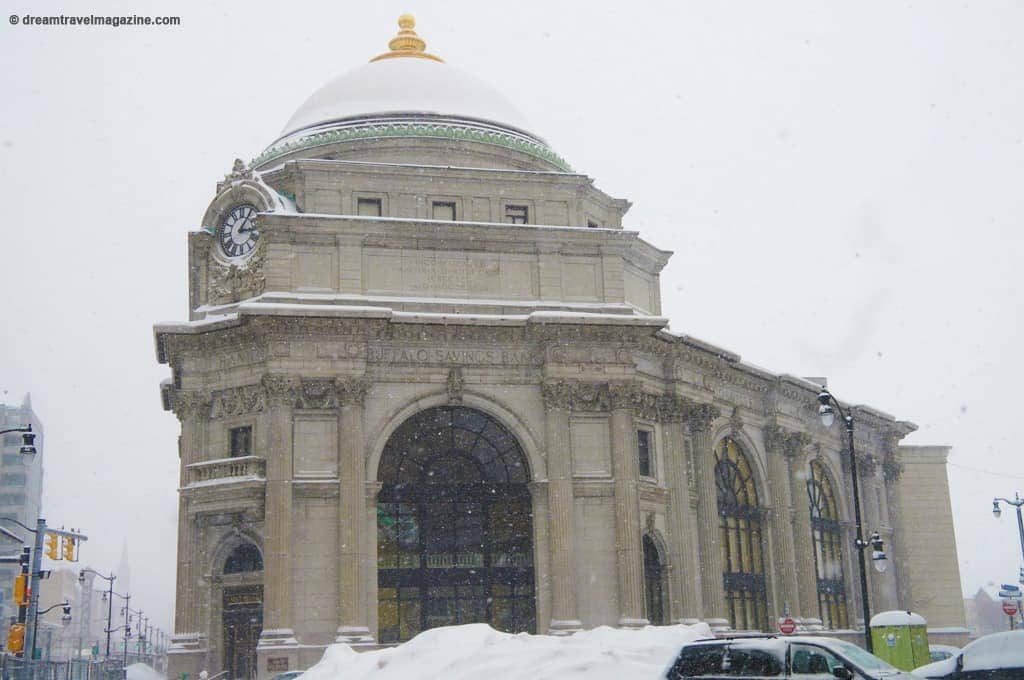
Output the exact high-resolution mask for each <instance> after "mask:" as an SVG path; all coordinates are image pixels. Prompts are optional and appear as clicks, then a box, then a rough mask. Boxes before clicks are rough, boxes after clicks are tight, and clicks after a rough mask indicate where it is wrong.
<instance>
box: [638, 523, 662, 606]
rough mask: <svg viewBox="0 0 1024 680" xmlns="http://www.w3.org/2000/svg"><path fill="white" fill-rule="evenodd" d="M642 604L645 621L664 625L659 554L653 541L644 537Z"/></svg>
mask: <svg viewBox="0 0 1024 680" xmlns="http://www.w3.org/2000/svg"><path fill="white" fill-rule="evenodd" d="M643 544H644V604H645V605H646V610H647V620H648V621H650V623H651V625H654V626H663V625H665V585H664V584H665V581H664V578H663V572H664V568H663V567H662V565H661V554H660V553H659V552H658V546H657V545H655V544H654V540H653V539H652V538H651V537H650V536H647V535H645V536H644V540H643Z"/></svg>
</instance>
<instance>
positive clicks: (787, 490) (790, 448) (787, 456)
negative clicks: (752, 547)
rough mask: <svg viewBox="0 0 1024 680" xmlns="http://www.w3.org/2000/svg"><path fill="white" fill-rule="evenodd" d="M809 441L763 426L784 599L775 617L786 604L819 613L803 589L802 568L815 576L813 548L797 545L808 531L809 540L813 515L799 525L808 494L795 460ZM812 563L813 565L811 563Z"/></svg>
mask: <svg viewBox="0 0 1024 680" xmlns="http://www.w3.org/2000/svg"><path fill="white" fill-rule="evenodd" d="M808 442H809V437H808V436H807V435H806V434H805V433H802V432H789V431H787V430H784V429H783V428H781V427H779V426H777V425H768V426H767V427H765V429H764V443H765V450H766V451H767V456H768V482H769V486H770V489H771V497H772V507H773V508H774V509H775V512H773V513H772V514H771V532H772V544H773V547H774V549H775V550H774V554H773V560H772V561H773V564H774V571H775V583H776V584H777V585H778V587H779V591H780V592H778V593H777V597H776V601H777V602H778V601H779V600H781V604H782V606H783V610H780V611H776V616H782V615H784V614H785V611H784V610H785V607H786V605H788V606H789V613H790V614H791V615H792V616H794V617H796V618H798V619H799V618H802V617H804V616H810V615H812V612H813V614H817V606H816V602H817V598H816V597H815V598H814V599H813V600H808V599H805V596H806V593H804V592H801V589H800V571H807V567H808V566H810V568H811V573H812V576H813V566H814V565H813V560H808V558H809V557H810V556H811V555H812V554H813V553H812V552H811V551H810V550H807V551H806V552H805V551H803V550H798V549H797V548H796V535H797V534H801V535H802V534H804V533H806V538H807V539H810V537H811V529H810V518H809V515H808V513H806V512H805V513H803V514H801V515H800V518H801V519H804V518H805V517H806V519H807V521H808V524H807V525H806V526H801V525H800V524H802V522H801V523H800V524H798V523H797V522H796V520H797V512H796V506H798V505H799V506H803V507H804V508H806V507H807V505H808V503H807V497H806V493H804V494H801V493H800V485H799V482H795V481H794V479H793V474H792V473H793V467H794V465H793V461H794V459H796V458H797V457H798V456H799V454H800V451H801V449H802V448H803V447H804V446H805V445H806V444H807V443H808ZM808 562H810V565H808Z"/></svg>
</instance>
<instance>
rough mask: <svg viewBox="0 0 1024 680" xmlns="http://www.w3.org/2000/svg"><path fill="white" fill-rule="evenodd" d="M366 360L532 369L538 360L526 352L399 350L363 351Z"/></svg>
mask: <svg viewBox="0 0 1024 680" xmlns="http://www.w3.org/2000/svg"><path fill="white" fill-rule="evenodd" d="M366 358H367V360H368V361H371V362H378V363H395V364H470V365H484V366H494V365H501V366H536V365H539V364H540V358H539V357H538V356H537V355H536V354H535V353H534V352H533V351H532V350H528V349H495V348H454V347H401V346H394V345H377V346H371V347H369V348H367V357H366Z"/></svg>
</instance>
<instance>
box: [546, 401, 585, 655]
mask: <svg viewBox="0 0 1024 680" xmlns="http://www.w3.org/2000/svg"><path fill="white" fill-rule="evenodd" d="M541 391H542V393H543V396H544V405H545V408H546V411H547V415H546V417H545V425H544V436H545V447H546V448H547V464H548V512H549V525H548V536H549V541H550V546H551V550H550V553H551V565H550V567H551V588H550V590H551V623H550V632H551V633H552V634H554V635H557V634H561V633H571V632H574V631H577V630H580V629H581V628H582V627H583V624H582V623H581V622H580V620H579V615H578V613H577V610H576V582H575V578H574V569H573V562H572V555H573V538H574V536H575V532H574V530H573V524H574V516H575V508H574V500H573V488H572V456H571V451H570V439H569V409H570V407H571V403H572V390H571V387H570V386H569V385H568V384H567V383H564V382H546V383H544V384H543V385H541Z"/></svg>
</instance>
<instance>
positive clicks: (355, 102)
mask: <svg viewBox="0 0 1024 680" xmlns="http://www.w3.org/2000/svg"><path fill="white" fill-rule="evenodd" d="M415 23H416V22H415V20H414V19H413V17H412V16H411V15H408V14H405V15H402V16H401V17H400V18H399V20H398V25H399V26H400V27H401V30H400V31H399V33H398V35H397V36H396V37H395V38H393V39H392V40H391V42H390V43H388V46H389V47H390V48H391V49H390V51H388V52H385V53H383V54H381V55H378V56H377V57H374V58H373V59H371V60H370V63H368V64H364V65H363V66H360V67H358V68H355V69H353V70H351V71H349V72H347V73H344V74H342V75H340V76H338V77H337V78H335V79H334V80H332V81H330V82H328V83H327V84H326V85H324V86H323V87H321V88H320V89H318V90H317V91H316V92H314V93H313V94H312V96H310V97H309V99H307V100H306V101H305V103H303V104H302V106H300V107H299V108H298V110H296V111H295V113H294V114H293V115H292V117H291V119H289V121H288V123H287V124H286V125H285V126H284V130H283V131H282V133H281V137H279V138H278V140H277V141H276V142H274V143H273V144H272V145H271V146H270V147H269V148H268V149H266V150H265V151H264V152H263V154H261V155H260V157H259V158H257V159H256V160H255V161H254V166H259V165H262V164H264V163H267V162H270V161H271V160H273V159H275V158H280V157H281V156H285V155H290V154H293V153H294V152H296V151H300V150H303V149H309V148H312V147H324V146H328V145H333V144H337V143H344V142H348V141H361V140H367V139H381V138H396V137H417V138H425V137H433V138H442V139H449V140H452V139H454V140H462V141H469V142H477V143H482V144H491V145H496V146H502V147H505V148H509V149H513V150H515V151H519V152H523V153H526V154H528V155H530V156H533V157H534V158H540V159H542V160H544V161H546V162H547V163H549V164H551V165H553V166H555V168H559V169H563V170H569V169H570V168H569V166H568V164H566V163H565V161H564V160H562V159H561V158H560V157H559V156H558V155H557V154H555V153H554V152H553V151H552V150H551V149H550V148H549V147H548V145H547V142H545V141H544V140H543V139H542V138H540V137H538V136H537V135H535V134H533V133H532V132H531V131H530V124H529V123H528V122H527V120H526V118H525V117H524V116H523V114H522V113H521V112H520V111H519V110H518V109H517V108H516V107H515V106H514V105H513V104H512V102H510V101H509V100H508V99H507V98H505V97H504V96H503V95H502V94H501V93H499V92H498V91H497V90H496V89H494V88H493V87H492V86H491V85H489V84H488V83H486V82H484V81H483V80H481V79H480V78H477V77H476V76H474V75H472V74H469V73H467V72H465V71H463V70H461V69H458V68H455V67H453V66H449V65H448V64H446V63H444V60H442V59H441V58H440V57H437V56H435V55H433V54H430V53H429V52H427V51H426V43H425V42H424V41H423V39H422V38H420V37H419V36H418V35H417V34H416V32H415V31H414V30H413V28H414V27H415Z"/></svg>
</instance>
